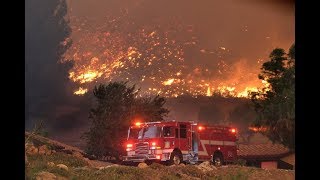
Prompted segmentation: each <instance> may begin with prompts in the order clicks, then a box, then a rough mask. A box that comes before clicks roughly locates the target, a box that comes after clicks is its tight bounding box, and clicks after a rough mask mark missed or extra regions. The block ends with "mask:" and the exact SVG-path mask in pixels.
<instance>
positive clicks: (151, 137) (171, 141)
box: [123, 121, 237, 166]
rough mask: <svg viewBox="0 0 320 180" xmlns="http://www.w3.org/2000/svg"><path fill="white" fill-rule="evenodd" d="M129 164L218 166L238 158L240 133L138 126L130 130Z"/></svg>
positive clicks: (187, 125) (188, 125) (165, 124)
mask: <svg viewBox="0 0 320 180" xmlns="http://www.w3.org/2000/svg"><path fill="white" fill-rule="evenodd" d="M125 148H126V151H127V156H124V157H123V161H125V162H144V161H148V160H157V161H167V162H169V163H170V164H180V163H181V162H186V163H191V164H195V163H197V162H202V161H208V160H209V161H212V162H213V163H214V164H215V165H216V166H220V165H222V164H224V163H228V162H233V161H234V160H236V158H237V136H236V129H235V128H231V127H227V126H205V125H201V124H198V123H194V122H179V121H162V122H147V123H140V122H137V123H136V124H135V125H134V126H131V127H129V130H128V137H127V141H126V144H125Z"/></svg>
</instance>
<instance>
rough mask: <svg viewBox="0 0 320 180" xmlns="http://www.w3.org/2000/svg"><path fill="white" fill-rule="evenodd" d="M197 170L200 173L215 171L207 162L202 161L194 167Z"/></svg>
mask: <svg viewBox="0 0 320 180" xmlns="http://www.w3.org/2000/svg"><path fill="white" fill-rule="evenodd" d="M196 167H197V168H198V169H200V170H202V171H211V170H215V169H217V168H216V167H215V166H213V165H211V163H210V162H209V161H204V162H203V163H201V164H199V165H197V166H196Z"/></svg>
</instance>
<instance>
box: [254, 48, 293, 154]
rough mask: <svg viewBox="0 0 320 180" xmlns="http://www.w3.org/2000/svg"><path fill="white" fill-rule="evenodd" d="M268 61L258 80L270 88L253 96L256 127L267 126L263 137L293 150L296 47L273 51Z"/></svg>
mask: <svg viewBox="0 0 320 180" xmlns="http://www.w3.org/2000/svg"><path fill="white" fill-rule="evenodd" d="M269 57H270V61H268V62H265V63H264V64H263V65H262V68H261V69H262V72H261V74H260V75H259V79H262V80H264V81H267V82H268V83H269V84H270V86H269V87H268V89H263V90H261V91H259V92H257V93H252V102H253V103H254V107H255V110H256V112H257V113H258V114H259V116H258V118H257V120H256V121H255V125H257V126H266V127H268V128H267V131H266V135H267V136H268V137H269V138H270V139H271V140H272V141H278V142H280V143H282V144H284V145H285V146H288V147H289V148H291V149H294V147H295V144H294V137H295V136H294V135H295V45H294V44H293V45H292V46H291V48H290V50H289V53H288V54H286V52H285V51H284V50H283V49H280V48H276V49H274V50H273V51H272V52H271V53H270V56H269Z"/></svg>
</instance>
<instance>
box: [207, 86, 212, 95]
mask: <svg viewBox="0 0 320 180" xmlns="http://www.w3.org/2000/svg"><path fill="white" fill-rule="evenodd" d="M207 96H211V89H210V87H208V89H207Z"/></svg>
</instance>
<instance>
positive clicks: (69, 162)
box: [25, 133, 295, 180]
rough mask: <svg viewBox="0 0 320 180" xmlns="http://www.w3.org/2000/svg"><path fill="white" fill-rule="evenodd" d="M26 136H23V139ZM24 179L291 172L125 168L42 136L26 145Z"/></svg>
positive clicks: (287, 175) (285, 173)
mask: <svg viewBox="0 0 320 180" xmlns="http://www.w3.org/2000/svg"><path fill="white" fill-rule="evenodd" d="M28 135H29V133H26V138H27V137H28ZM25 173H26V179H39V180H40V179H88V180H89V179H90V180H91V179H150V180H151V179H152V180H153V179H222V180H224V179H226V180H228V179H243V180H244V179H257V180H258V179H268V180H269V179H276V180H277V179H278V180H291V179H292V180H293V179H295V172H294V171H293V170H281V169H275V170H264V169H260V168H253V167H245V166H239V165H228V166H222V167H218V168H216V167H214V166H212V165H211V164H210V163H209V162H203V163H201V164H199V165H185V164H181V165H178V166H175V165H172V166H165V165H161V164H158V163H152V164H150V165H147V164H145V163H140V164H139V165H138V166H124V165H118V164H113V163H108V162H103V161H97V160H89V159H88V157H87V156H86V154H85V153H84V152H83V151H81V150H80V149H78V148H75V147H72V146H68V145H65V144H63V143H60V142H57V141H53V140H50V139H48V138H44V137H41V136H34V137H33V138H29V142H28V143H26V165H25Z"/></svg>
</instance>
